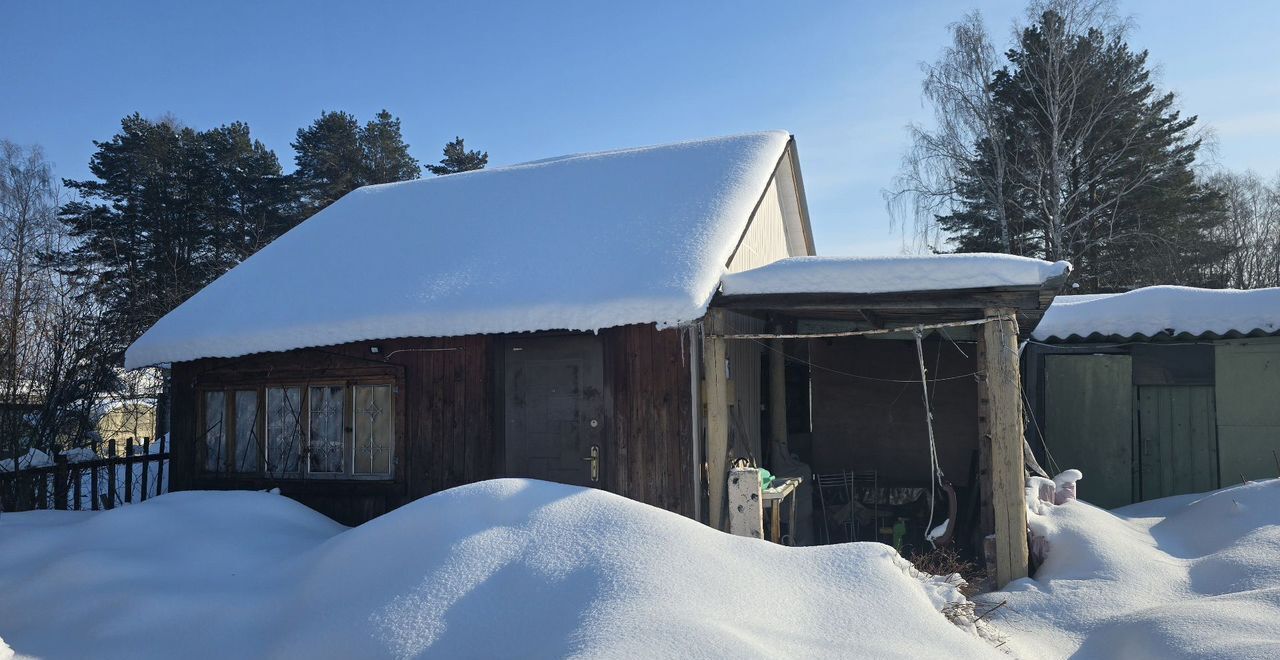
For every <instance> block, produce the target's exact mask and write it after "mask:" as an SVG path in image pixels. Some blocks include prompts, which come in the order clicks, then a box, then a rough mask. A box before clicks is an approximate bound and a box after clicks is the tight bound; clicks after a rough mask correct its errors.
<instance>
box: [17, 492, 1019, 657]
mask: <svg viewBox="0 0 1280 660" xmlns="http://www.w3.org/2000/svg"><path fill="white" fill-rule="evenodd" d="M0 594H3V597H0V635H3V637H4V639H5V641H6V642H8V644H10V645H11V646H12V647H13V649H14V650H16V651H17V652H18V653H22V654H31V655H33V656H37V657H50V658H79V657H94V658H172V657H183V658H188V659H190V660H196V659H197V658H244V657H249V658H258V657H277V658H309V657H318V658H384V657H398V658H417V657H430V658H674V657H695V658H731V657H732V658H738V657H751V656H757V657H766V656H767V657H796V658H944V657H945V658H1000V657H1003V656H1002V655H1001V654H1000V652H999V651H996V650H995V649H994V648H993V647H992V646H990V645H988V644H987V643H986V642H984V641H982V639H980V638H979V636H977V635H976V634H974V633H973V632H972V631H970V630H966V629H964V628H962V627H961V626H958V625H953V624H952V623H951V622H950V621H948V620H947V618H946V617H944V616H943V615H942V614H941V613H940V610H941V609H942V608H943V607H946V605H947V604H948V603H963V602H964V598H963V596H962V595H961V594H960V593H959V592H958V591H957V590H956V588H955V587H954V586H952V585H950V584H947V583H946V582H945V581H943V580H941V579H938V578H931V577H927V576H923V575H921V574H919V573H917V572H916V571H915V570H914V569H912V568H911V567H910V565H909V564H908V563H907V562H906V561H905V560H903V559H902V558H900V557H898V555H897V553H896V552H895V551H894V550H893V548H891V547H889V546H886V545H882V544H878V543H853V544H843V545H835V546H827V547H821V548H790V547H785V546H779V545H774V544H771V543H767V542H765V541H761V540H757V539H750V538H743V537H735V536H729V535H727V534H723V533H721V532H718V531H715V530H713V529H711V528H709V527H706V526H704V525H701V524H699V523H697V522H695V521H693V520H689V519H687V518H684V517H682V516H679V515H676V514H673V513H670V512H667V511H664V510H661V509H657V508H654V507H650V506H648V505H645V504H640V503H638V502H634V501H632V500H628V499H625V498H622V497H619V496H617V495H612V494H610V493H606V492H603V491H600V490H595V489H590V488H577V487H573V486H564V485H559V484H551V483H547V482H540V481H526V480H515V479H508V480H498V481H489V482H483V483H478V484H472V485H470V486H464V487H461V488H457V489H454V490H450V491H445V492H443V493H438V494H435V495H432V496H429V497H427V498H424V499H421V500H417V501H415V502H412V503H410V504H409V505H407V506H405V507H402V508H400V509H397V510H395V511H392V512H391V513H389V514H387V515H384V516H382V517H380V518H377V519H375V520H373V521H371V522H368V523H366V524H364V525H361V526H359V527H354V528H345V527H342V526H340V525H337V524H335V523H333V522H331V521H330V520H328V519H327V518H325V517H323V516H321V515H319V514H317V513H315V512H314V511H311V510H310V509H307V508H306V507H303V506H302V505H300V504H298V503H296V502H294V501H292V500H290V499H287V498H284V497H281V496H278V495H272V494H269V493H262V492H217V493H215V492H182V493H175V494H171V495H163V496H160V497H157V498H155V499H152V500H148V501H147V502H144V503H141V504H136V505H132V506H126V507H123V508H118V509H116V510H114V511H108V512H103V513H96V514H92V513H85V512H75V511H59V512H52V511H35V512H30V513H16V514H10V513H6V514H4V515H3V516H0Z"/></svg>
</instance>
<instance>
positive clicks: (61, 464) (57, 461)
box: [53, 450, 67, 511]
mask: <svg viewBox="0 0 1280 660" xmlns="http://www.w3.org/2000/svg"><path fill="white" fill-rule="evenodd" d="M55 451H56V450H55ZM53 508H55V509H57V510H59V511H66V510H67V457H66V455H65V454H54V456H53Z"/></svg>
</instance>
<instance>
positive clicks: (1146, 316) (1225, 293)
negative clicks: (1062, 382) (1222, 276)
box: [1032, 286, 1280, 339]
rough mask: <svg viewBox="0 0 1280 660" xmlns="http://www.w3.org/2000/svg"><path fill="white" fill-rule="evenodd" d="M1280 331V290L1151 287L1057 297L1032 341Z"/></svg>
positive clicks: (1033, 333)
mask: <svg viewBox="0 0 1280 660" xmlns="http://www.w3.org/2000/svg"><path fill="white" fill-rule="evenodd" d="M1255 330H1261V331H1263V332H1267V333H1272V332H1277V331H1280V288H1273V289H1250V290H1241V289H1197V288H1193V287H1185V286H1150V287H1145V288H1141V289H1134V290H1133V291H1129V292H1127V293H1106V294H1091V295H1079V296H1058V297H1057V298H1055V299H1054V301H1053V304H1052V305H1050V306H1049V309H1048V311H1046V312H1045V314H1044V318H1043V319H1041V320H1040V323H1039V325H1037V326H1036V328H1035V331H1034V332H1032V336H1033V337H1035V338H1036V339H1049V338H1051V337H1056V338H1059V339H1067V338H1070V337H1072V336H1078V337H1088V336H1089V335H1091V334H1094V333H1097V334H1100V335H1104V336H1107V335H1118V336H1121V337H1130V336H1133V335H1143V336H1147V337H1150V336H1152V335H1154V334H1157V333H1160V332H1165V331H1172V333H1173V334H1175V335H1176V334H1181V333H1184V332H1185V333H1188V334H1192V335H1200V334H1204V333H1214V334H1218V335H1224V334H1227V333H1228V332H1232V331H1235V332H1239V333H1242V334H1248V333H1250V332H1252V331H1255Z"/></svg>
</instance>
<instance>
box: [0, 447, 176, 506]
mask: <svg viewBox="0 0 1280 660" xmlns="http://www.w3.org/2000/svg"><path fill="white" fill-rule="evenodd" d="M116 449H117V446H116V442H115V441H114V440H112V441H110V442H108V443H107V456H106V457H105V458H95V459H91V460H86V461H74V462H72V461H70V460H68V458H67V457H66V456H65V455H62V454H59V455H57V456H56V457H54V462H53V465H44V466H40V467H26V468H20V469H17V470H14V471H12V472H0V509H2V510H4V511H31V510H34V509H57V510H64V511H65V510H71V511H81V510H93V511H98V510H101V509H114V508H115V507H117V506H119V505H122V504H130V503H133V502H141V501H145V500H146V499H147V498H148V497H155V496H156V495H159V494H161V493H165V492H168V490H169V489H168V481H167V479H166V477H167V475H166V474H165V469H166V468H167V467H168V461H169V451H168V449H169V448H168V444H167V439H166V438H161V439H160V441H159V447H158V449H159V451H157V452H152V451H151V443H150V442H148V439H147V438H142V439H141V442H136V443H135V441H134V439H133V438H128V439H127V440H125V442H124V453H123V455H119V456H117V455H116Z"/></svg>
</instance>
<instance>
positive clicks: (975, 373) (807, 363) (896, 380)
mask: <svg viewBox="0 0 1280 660" xmlns="http://www.w3.org/2000/svg"><path fill="white" fill-rule="evenodd" d="M747 341H751V342H754V343H756V344H759V345H760V346H763V347H764V348H766V349H768V350H770V351H773V352H775V353H781V354H782V356H783V357H785V358H787V359H788V360H791V361H792V362H794V363H797V364H803V365H805V366H807V367H811V368H813V369H818V370H819V371H825V372H827V373H833V374H836V375H838V376H848V377H850V378H859V379H861V380H870V381H875V382H879V383H909V384H913V383H918V382H920V381H919V380H917V379H915V378H909V379H903V378H876V377H875V376H863V375H861V374H851V373H849V372H847V371H840V370H839V369H832V368H831V367H826V366H823V365H821V364H817V363H814V362H810V361H808V360H805V359H804V358H799V357H796V356H794V355H789V354H787V353H785V352H783V351H781V350H778V349H776V348H774V347H772V346H770V345H768V344H766V343H764V342H762V341H759V340H756V339H748V340H747ZM983 373H985V372H983V371H973V372H970V373H967V374H960V375H958V376H946V377H943V378H934V379H933V380H934V382H937V381H940V380H960V379H963V378H975V377H977V376H981V375H982V374H983Z"/></svg>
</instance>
